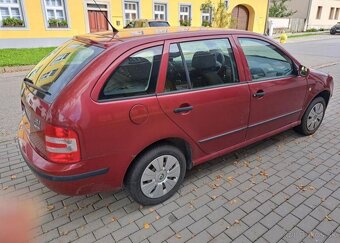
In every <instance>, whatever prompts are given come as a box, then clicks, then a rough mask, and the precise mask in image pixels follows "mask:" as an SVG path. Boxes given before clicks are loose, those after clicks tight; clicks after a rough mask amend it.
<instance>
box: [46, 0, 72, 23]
mask: <svg viewBox="0 0 340 243" xmlns="http://www.w3.org/2000/svg"><path fill="white" fill-rule="evenodd" d="M44 5H45V16H46V21H47V24H48V27H49V28H66V27H68V22H67V17H66V7H65V0H44Z"/></svg>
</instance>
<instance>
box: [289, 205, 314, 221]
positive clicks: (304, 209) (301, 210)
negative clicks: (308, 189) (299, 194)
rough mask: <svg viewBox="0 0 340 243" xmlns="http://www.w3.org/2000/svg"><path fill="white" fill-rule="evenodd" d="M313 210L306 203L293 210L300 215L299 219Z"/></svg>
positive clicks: (297, 215)
mask: <svg viewBox="0 0 340 243" xmlns="http://www.w3.org/2000/svg"><path fill="white" fill-rule="evenodd" d="M311 211H312V209H311V208H309V207H307V206H306V205H304V204H301V205H300V206H298V207H297V208H295V209H294V210H293V212H292V214H294V215H295V216H296V217H298V218H299V219H303V218H304V217H306V216H307V215H308V214H309V213H310V212H311Z"/></svg>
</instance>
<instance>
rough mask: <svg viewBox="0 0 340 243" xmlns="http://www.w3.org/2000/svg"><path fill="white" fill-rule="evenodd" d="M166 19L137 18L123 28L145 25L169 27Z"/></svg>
mask: <svg viewBox="0 0 340 243" xmlns="http://www.w3.org/2000/svg"><path fill="white" fill-rule="evenodd" d="M169 26H170V24H169V22H168V21H164V20H150V19H138V20H133V21H131V22H130V23H128V24H127V25H126V26H125V27H124V28H125V29H129V28H147V27H169Z"/></svg>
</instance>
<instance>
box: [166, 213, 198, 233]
mask: <svg viewBox="0 0 340 243" xmlns="http://www.w3.org/2000/svg"><path fill="white" fill-rule="evenodd" d="M194 222H195V220H193V219H192V218H191V217H190V216H189V215H187V216H185V217H183V218H181V219H179V220H177V221H176V222H174V223H172V224H171V225H170V228H171V229H172V230H173V231H175V232H179V231H181V230H182V229H184V228H186V227H188V226H189V225H191V224H193V223H194Z"/></svg>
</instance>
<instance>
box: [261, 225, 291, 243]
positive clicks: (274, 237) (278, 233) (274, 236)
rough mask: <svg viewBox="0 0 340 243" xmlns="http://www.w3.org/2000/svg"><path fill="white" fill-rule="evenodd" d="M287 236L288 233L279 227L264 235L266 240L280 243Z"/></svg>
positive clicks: (276, 226)
mask: <svg viewBox="0 0 340 243" xmlns="http://www.w3.org/2000/svg"><path fill="white" fill-rule="evenodd" d="M285 234H286V231H285V230H284V229H282V228H281V227H280V226H278V225H275V226H274V227H273V228H271V229H270V230H268V231H267V232H266V233H265V234H264V235H263V238H265V239H266V240H268V241H269V242H278V241H279V240H280V239H281V238H282V237H283V236H284V235H285Z"/></svg>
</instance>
